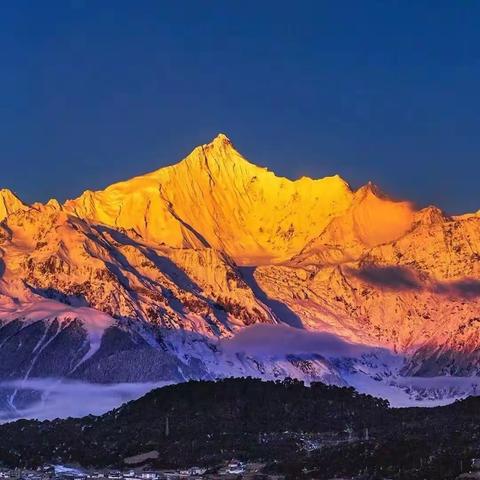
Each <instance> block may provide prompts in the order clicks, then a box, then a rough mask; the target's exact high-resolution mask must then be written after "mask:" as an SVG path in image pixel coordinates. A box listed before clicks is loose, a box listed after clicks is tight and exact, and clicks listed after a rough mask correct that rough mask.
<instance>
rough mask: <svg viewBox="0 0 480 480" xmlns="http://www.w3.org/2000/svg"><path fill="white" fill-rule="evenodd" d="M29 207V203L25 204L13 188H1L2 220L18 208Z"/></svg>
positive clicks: (0, 209) (0, 218)
mask: <svg viewBox="0 0 480 480" xmlns="http://www.w3.org/2000/svg"><path fill="white" fill-rule="evenodd" d="M27 208H28V207H27V205H25V204H24V203H23V202H22V201H21V200H20V199H19V198H18V197H17V196H16V195H15V194H14V193H13V192H12V191H11V190H8V188H2V189H0V221H2V220H4V219H5V218H6V217H7V216H8V215H10V214H12V213H15V212H16V211H18V210H25V209H27Z"/></svg>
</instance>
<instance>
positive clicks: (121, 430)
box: [0, 379, 480, 480]
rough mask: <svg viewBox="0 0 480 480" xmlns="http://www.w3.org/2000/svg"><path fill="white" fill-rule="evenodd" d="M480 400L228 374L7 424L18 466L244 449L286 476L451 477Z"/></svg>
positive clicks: (218, 456)
mask: <svg viewBox="0 0 480 480" xmlns="http://www.w3.org/2000/svg"><path fill="white" fill-rule="evenodd" d="M479 403H480V400H479V399H478V398H471V399H469V400H466V401H462V402H458V403H456V404H454V405H450V406H447V407H440V408H433V409H418V408H412V409H391V408H388V403H387V402H385V401H382V400H379V399H376V398H373V397H370V396H367V395H360V394H358V393H356V392H355V391H354V390H353V389H351V388H339V387H334V386H327V385H324V384H320V383H319V384H313V385H312V386H311V387H310V388H308V387H305V386H304V385H303V384H301V383H300V382H298V381H292V380H290V381H286V382H283V383H281V382H276V383H274V382H262V381H260V380H254V379H226V380H223V381H219V382H209V381H206V382H205V381H204V382H189V383H184V384H179V385H174V386H169V387H165V388H162V389H158V390H154V391H152V392H150V393H149V394H147V395H146V396H144V397H143V398H141V399H139V400H137V401H133V402H130V403H128V404H126V405H123V406H122V407H120V408H118V409H116V410H113V411H111V412H109V413H107V414H105V415H103V416H101V417H93V416H89V417H85V418H82V419H67V420H55V421H51V422H37V421H27V420H20V421H17V422H15V423H10V424H7V425H3V426H0V458H1V459H2V461H3V462H4V464H6V465H9V466H37V465H41V464H44V463H72V462H73V463H78V464H80V465H83V466H94V467H104V466H110V467H120V468H121V467H125V465H126V464H125V459H131V458H134V457H137V458H141V457H142V454H146V453H148V455H144V458H146V460H145V461H144V462H143V463H142V465H143V466H147V465H148V466H150V467H154V468H168V467H188V466H192V465H198V464H200V465H204V466H206V467H214V466H216V465H219V464H221V463H222V462H223V461H225V460H230V459H231V458H239V459H241V460H246V461H260V462H262V463H266V464H267V471H270V472H277V473H284V474H288V475H289V478H319V479H321V478H333V477H335V478H337V477H340V476H353V475H357V474H360V473H367V474H370V475H373V476H371V477H367V478H374V474H375V472H377V473H379V472H381V474H382V475H383V478H392V479H404V478H409V479H432V480H433V479H439V478H442V479H449V478H455V477H456V475H458V474H459V473H460V472H461V471H462V469H463V470H464V471H467V470H468V469H469V467H470V464H471V459H472V458H475V457H478V455H479V454H480V447H479V443H478V436H479V431H478V423H479V420H480V413H479V412H480V409H479Z"/></svg>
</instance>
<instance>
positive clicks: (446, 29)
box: [0, 0, 480, 213]
mask: <svg viewBox="0 0 480 480" xmlns="http://www.w3.org/2000/svg"><path fill="white" fill-rule="evenodd" d="M7 4H9V5H7ZM479 18H480V2H473V1H467V0H466V1H462V2H455V1H445V2H443V1H438V0H432V1H429V2H428V1H420V0H419V1H415V2H413V1H411V2H410V1H407V0H405V1H378V2H375V1H358V0H355V1H351V2H347V1H339V0H332V1H328V2H327V1H320V0H318V1H312V2H308V1H298V2H293V1H288V2H281V1H272V2H269V1H245V0H243V1H233V0H232V1H217V2H215V1H207V0H197V1H182V0H172V1H151V2H149V1H141V0H131V1H128V2H127V1H121V0H112V1H107V0H102V1H93V0H92V1H86V0H83V1H82V0H71V1H68V0H59V1H58V2H55V1H49V0H44V1H31V2H25V1H22V0H17V1H14V2H2V4H1V5H0V165H1V169H0V174H1V178H0V186H4V187H9V188H11V189H13V190H15V191H16V192H17V193H18V194H19V195H20V196H21V197H22V198H24V199H25V200H26V201H34V200H42V201H45V200H47V199H48V198H49V197H50V196H55V197H57V198H59V199H61V200H63V199H65V198H67V197H74V196H76V195H78V194H79V193H80V192H81V191H83V190H84V189H87V188H90V189H98V188H102V187H104V186H106V185H108V184H109V183H113V182H114V181H117V180H120V179H124V178H128V177H130V176H133V175H135V174H140V173H143V172H146V171H150V170H153V169H156V168H159V167H160V166H162V165H166V164H169V163H174V162H176V161H177V160H179V159H180V158H181V157H183V156H184V155H185V154H187V153H188V152H189V151H190V150H191V149H192V148H193V147H194V146H195V145H197V144H200V143H205V142H208V141H209V140H210V139H211V138H212V137H213V136H215V135H216V133H218V132H225V133H226V134H227V135H229V136H230V138H231V139H232V140H233V142H234V143H235V145H236V146H237V148H238V149H239V150H240V151H241V152H242V153H244V154H245V155H246V156H247V157H248V158H249V159H250V160H252V161H254V162H255V163H259V164H263V165H266V166H268V167H269V168H271V169H273V170H275V171H276V172H277V173H279V174H281V175H286V176H290V177H297V176H300V175H309V176H313V177H316V176H324V175H328V174H333V173H339V174H340V175H342V176H343V177H344V178H345V179H346V180H347V181H349V182H350V183H351V184H352V185H353V186H355V187H356V186H359V185H360V184H362V183H365V182H367V181H368V180H370V179H371V180H373V181H374V182H376V183H377V184H379V185H380V186H381V187H382V188H383V189H384V190H385V191H387V192H389V193H391V194H393V195H394V196H397V197H407V198H410V199H413V200H415V201H417V202H418V203H420V204H428V203H436V204H439V205H440V206H441V207H443V208H445V209H446V210H447V211H449V212H454V213H457V212H461V211H472V210H477V209H478V208H480V195H479V183H480V161H479V153H480V134H479V133H480V128H479V127H480V95H479V89H480V28H479V26H478V21H479Z"/></svg>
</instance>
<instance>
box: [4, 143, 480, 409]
mask: <svg viewBox="0 0 480 480" xmlns="http://www.w3.org/2000/svg"><path fill="white" fill-rule="evenodd" d="M0 220H1V223H0V276H1V277H0V380H2V381H3V382H4V383H3V395H2V397H1V398H2V399H3V400H0V402H2V401H3V405H4V406H7V407H9V408H20V407H21V406H22V405H23V404H25V403H27V402H30V401H31V400H32V399H34V398H35V396H36V395H37V394H38V393H35V392H34V391H32V389H29V388H21V384H20V386H19V383H18V382H24V384H25V385H27V384H28V381H29V380H32V379H38V378H57V379H65V378H67V379H75V380H83V381H89V382H97V383H113V382H159V381H181V380H184V379H188V378H214V377H220V376H227V375H252V376H261V377H264V378H282V377H285V376H292V377H296V378H301V379H305V380H307V381H313V380H324V381H327V382H330V383H335V384H339V385H354V386H356V387H357V388H359V389H361V390H362V391H369V392H379V393H380V394H382V395H387V396H388V395H389V394H390V393H389V392H393V393H392V398H398V395H400V396H402V398H403V400H405V399H411V398H414V399H418V398H424V399H425V398H427V399H432V400H438V397H439V396H441V397H448V398H450V397H452V398H453V397H458V396H462V395H465V394H468V393H472V392H475V391H476V388H477V379H476V377H477V375H478V374H479V371H480V354H479V353H478V352H480V348H479V347H480V335H479V325H480V313H479V312H480V215H479V214H478V213H477V214H467V215H463V216H458V217H449V216H447V215H446V214H444V213H443V212H442V211H440V210H439V209H438V208H436V207H428V208H425V209H420V210H419V209H417V208H415V207H414V205H412V204H411V203H409V202H404V201H394V200H392V199H390V198H388V197H387V196H386V195H384V194H383V193H382V192H380V190H379V189H378V188H377V187H376V186H374V185H372V184H368V185H366V186H364V187H362V188H360V189H359V190H357V191H353V190H352V189H351V188H350V187H349V186H348V184H347V183H346V182H345V181H344V180H342V179H341V178H340V177H338V176H334V177H327V178H324V179H320V180H312V179H310V178H301V179H299V180H296V181H291V180H289V179H286V178H280V177H277V176H275V174H274V173H272V172H269V171H268V170H267V169H265V168H262V167H258V166H256V165H254V164H252V163H250V162H249V161H247V160H246V159H245V158H243V157H242V156H241V155H240V153H238V152H237V151H236V150H235V148H234V147H233V145H232V143H231V141H230V140H229V139H228V138H227V137H225V136H224V135H219V136H218V137H217V138H215V139H214V140H213V141H212V142H211V143H209V144H207V145H203V146H200V147H197V148H195V149H194V150H193V152H192V153H191V154H190V155H188V156H187V157H186V158H185V159H184V160H182V161H181V162H180V163H177V164H175V165H172V166H169V167H165V168H161V169H160V170H157V171H155V172H152V173H150V174H146V175H143V176H139V177H136V178H133V179H131V180H127V181H124V182H120V183H117V184H114V185H111V186H110V187H108V188H106V189H105V190H103V191H98V192H91V191H87V192H85V193H84V194H82V195H81V196H80V197H79V198H77V199H74V200H69V201H67V202H65V203H64V204H63V205H61V204H60V203H59V202H57V201H56V200H51V201H49V202H48V203H46V204H40V203H36V204H34V205H31V206H27V205H25V204H24V203H23V202H21V200H19V199H18V198H17V197H16V196H15V195H14V194H13V193H11V192H9V191H8V190H2V191H0ZM437 377H438V378H437ZM452 377H453V378H455V380H452V381H451V380H450V379H451V378H452ZM412 378H413V380H412ZM422 379H423V380H422ZM434 379H435V381H433V380H434ZM447 380H448V381H447ZM5 382H6V383H5ZM445 382H447V383H445ZM448 382H450V383H448ZM452 382H453V383H452ZM452 385H453V386H452ZM403 400H400V401H399V402H400V403H402V402H403Z"/></svg>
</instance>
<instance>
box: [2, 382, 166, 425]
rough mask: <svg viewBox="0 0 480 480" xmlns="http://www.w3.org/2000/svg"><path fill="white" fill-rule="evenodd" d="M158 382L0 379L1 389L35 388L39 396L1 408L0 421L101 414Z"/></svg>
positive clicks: (162, 384) (136, 396)
mask: <svg viewBox="0 0 480 480" xmlns="http://www.w3.org/2000/svg"><path fill="white" fill-rule="evenodd" d="M166 384H167V383H166V382H161V383H120V384H112V385H102V384H94V383H85V382H72V381H59V380H58V379H31V380H18V381H13V382H0V389H7V390H17V391H19V392H21V391H23V390H26V391H29V390H34V391H37V392H40V393H41V395H42V399H41V400H40V401H38V402H35V403H33V404H32V405H31V406H29V407H28V408H26V409H22V410H13V411H12V410H9V411H7V410H4V411H0V422H5V421H11V420H15V419H18V418H30V419H38V420H51V419H54V418H66V417H83V416H85V415H89V414H93V415H100V414H102V413H105V412H107V411H109V410H112V409H113V408H116V407H118V406H119V405H121V404H122V403H125V402H128V401H130V400H134V399H137V398H139V397H141V396H142V395H144V394H145V393H147V392H149V391H150V390H152V389H154V388H158V387H161V386H164V385H166Z"/></svg>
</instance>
